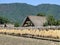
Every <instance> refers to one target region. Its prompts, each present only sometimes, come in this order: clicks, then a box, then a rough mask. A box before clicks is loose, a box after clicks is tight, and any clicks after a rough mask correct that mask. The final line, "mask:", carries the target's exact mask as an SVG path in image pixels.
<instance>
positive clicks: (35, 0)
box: [0, 0, 60, 5]
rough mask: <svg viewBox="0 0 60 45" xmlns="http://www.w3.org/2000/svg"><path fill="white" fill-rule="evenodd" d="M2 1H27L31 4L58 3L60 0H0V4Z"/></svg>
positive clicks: (59, 3)
mask: <svg viewBox="0 0 60 45" xmlns="http://www.w3.org/2000/svg"><path fill="white" fill-rule="evenodd" d="M2 3H27V4H31V5H39V4H57V5H60V0H0V4H2Z"/></svg>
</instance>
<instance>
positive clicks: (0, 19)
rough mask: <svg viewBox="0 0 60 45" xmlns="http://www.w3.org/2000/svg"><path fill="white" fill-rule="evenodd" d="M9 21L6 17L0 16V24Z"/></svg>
mask: <svg viewBox="0 0 60 45" xmlns="http://www.w3.org/2000/svg"><path fill="white" fill-rule="evenodd" d="M9 22H10V21H9V20H8V19H7V18H5V17H1V16H0V24H5V23H9Z"/></svg>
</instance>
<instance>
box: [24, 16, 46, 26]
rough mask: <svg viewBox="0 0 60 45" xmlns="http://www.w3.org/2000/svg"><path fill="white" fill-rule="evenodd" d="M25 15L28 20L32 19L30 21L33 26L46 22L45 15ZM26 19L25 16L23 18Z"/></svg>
mask: <svg viewBox="0 0 60 45" xmlns="http://www.w3.org/2000/svg"><path fill="white" fill-rule="evenodd" d="M27 17H28V18H29V19H30V21H32V23H33V24H34V25H35V26H43V23H45V22H46V17H45V16H27ZM26 19H27V18H25V20H26ZM25 20H24V22H25ZM24 22H23V23H24Z"/></svg>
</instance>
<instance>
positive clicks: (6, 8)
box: [0, 3, 60, 24]
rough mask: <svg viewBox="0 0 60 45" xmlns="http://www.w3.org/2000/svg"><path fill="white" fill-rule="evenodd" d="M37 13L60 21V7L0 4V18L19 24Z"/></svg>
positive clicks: (51, 5) (53, 5) (52, 5)
mask: <svg viewBox="0 0 60 45" xmlns="http://www.w3.org/2000/svg"><path fill="white" fill-rule="evenodd" d="M37 13H44V14H45V15H53V16H54V17H55V18H56V19H60V6H59V5H55V4H40V5H37V6H33V5H29V4H26V3H11V4H0V16H4V17H6V18H8V19H9V20H10V21H11V22H19V23H20V24H21V23H22V22H23V20H24V18H25V17H26V16H29V15H36V14H37Z"/></svg>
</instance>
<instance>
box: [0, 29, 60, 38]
mask: <svg viewBox="0 0 60 45" xmlns="http://www.w3.org/2000/svg"><path fill="white" fill-rule="evenodd" d="M0 33H7V34H21V35H22V34H31V35H38V36H44V37H53V38H60V30H51V29H49V30H48V31H47V30H38V29H23V30H15V29H0Z"/></svg>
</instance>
